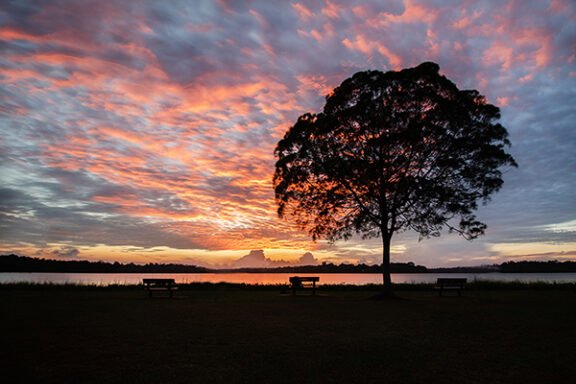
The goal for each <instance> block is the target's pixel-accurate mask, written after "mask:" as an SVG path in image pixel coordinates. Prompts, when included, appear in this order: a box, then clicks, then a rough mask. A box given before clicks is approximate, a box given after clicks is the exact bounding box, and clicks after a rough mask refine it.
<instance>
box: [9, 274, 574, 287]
mask: <svg viewBox="0 0 576 384" xmlns="http://www.w3.org/2000/svg"><path fill="white" fill-rule="evenodd" d="M294 275H296V274H294V273H147V274H136V273H0V283H16V282H27V283H52V284H70V283H71V284H86V285H111V284H120V285H130V284H140V283H142V279H143V278H172V279H175V280H176V282H177V283H179V284H186V283H197V282H206V283H220V282H225V283H245V284H263V285H267V284H287V283H288V278H289V277H290V276H294ZM297 275H298V276H320V285H322V284H351V285H365V284H381V283H382V275H380V274H372V273H320V274H318V273H314V274H306V273H299V274H297ZM439 277H465V278H467V279H468V281H474V280H493V281H520V282H536V281H541V282H548V283H552V282H558V283H566V282H576V273H479V274H475V273H457V274H446V273H397V274H392V281H393V282H394V283H434V282H435V281H436V279H437V278H439Z"/></svg>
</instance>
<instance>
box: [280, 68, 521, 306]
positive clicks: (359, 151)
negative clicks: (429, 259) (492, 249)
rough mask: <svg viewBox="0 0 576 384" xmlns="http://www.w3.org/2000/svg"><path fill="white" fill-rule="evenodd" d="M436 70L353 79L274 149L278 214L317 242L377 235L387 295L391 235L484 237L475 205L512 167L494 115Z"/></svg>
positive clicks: (493, 110) (503, 133) (361, 75)
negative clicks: (442, 233) (447, 232)
mask: <svg viewBox="0 0 576 384" xmlns="http://www.w3.org/2000/svg"><path fill="white" fill-rule="evenodd" d="M439 69H440V68H439V66H438V65H437V64H435V63H430V62H426V63H422V64H420V65H419V66H417V67H415V68H409V69H404V70H402V71H398V72H396V71H389V72H386V73H383V72H380V71H365V72H358V73H356V74H355V75H354V76H352V77H351V78H349V79H347V80H345V81H344V82H343V83H342V84H341V85H340V86H339V87H337V88H336V89H334V91H333V93H331V94H330V95H328V96H327V97H326V104H325V106H324V110H323V112H320V113H316V114H312V113H306V114H304V115H302V116H300V117H299V118H298V120H297V121H296V123H295V124H294V125H293V126H292V127H291V128H290V129H289V130H288V132H287V133H286V134H285V136H284V138H283V139H282V140H280V141H279V142H278V145H277V147H276V149H275V152H274V153H275V156H276V158H277V162H276V169H275V173H274V179H273V180H274V188H275V196H276V201H277V204H278V214H279V216H280V217H283V218H287V217H290V218H292V219H294V220H295V222H296V224H297V225H298V226H299V227H300V228H301V229H304V230H307V231H308V232H309V234H310V235H311V236H312V238H313V239H314V240H316V239H318V238H327V239H329V240H330V241H335V240H338V239H348V238H350V237H351V236H352V235H353V234H355V233H357V234H361V235H362V236H363V238H372V237H381V238H382V243H383V252H382V257H383V258H382V273H383V282H384V294H390V295H391V294H392V281H391V277H390V245H391V240H392V235H393V234H394V233H397V232H401V231H404V230H414V231H416V232H417V233H419V234H420V237H421V238H426V237H430V236H439V235H440V231H441V230H442V229H443V228H448V229H449V230H450V231H451V232H452V231H455V232H458V233H459V234H460V235H462V236H463V237H465V238H466V239H473V238H476V237H478V236H479V235H482V234H483V233H484V230H485V229H486V225H485V224H484V223H482V222H480V221H478V220H477V219H476V216H475V215H474V211H475V210H476V209H477V208H478V202H483V203H486V202H487V201H488V200H489V199H490V195H491V194H492V193H493V192H495V191H497V190H499V189H500V188H501V186H502V184H503V180H502V172H501V170H500V168H502V167H504V166H517V164H516V162H515V160H514V159H513V157H512V156H511V155H510V154H508V153H507V152H506V147H508V146H510V142H509V140H508V133H507V131H506V129H505V128H504V127H503V126H502V125H500V124H499V123H498V122H497V121H498V119H499V118H500V111H499V109H498V108H497V107H496V106H494V105H491V104H488V103H487V101H486V98H485V97H484V96H482V95H480V94H479V93H478V91H475V90H459V89H458V88H457V87H456V86H455V85H454V84H453V83H452V82H451V81H450V80H448V79H447V78H446V77H444V76H442V75H440V74H439ZM456 221H457V222H456Z"/></svg>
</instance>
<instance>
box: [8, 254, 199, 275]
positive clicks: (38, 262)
mask: <svg viewBox="0 0 576 384" xmlns="http://www.w3.org/2000/svg"><path fill="white" fill-rule="evenodd" d="M0 272H59V273H202V272H207V269H206V268H202V267H197V266H195V265H181V264H155V263H150V264H145V265H139V264H134V263H129V264H121V263H118V262H115V263H106V262H103V261H96V262H92V261H80V260H50V259H39V258H35V257H26V256H17V255H7V256H0Z"/></svg>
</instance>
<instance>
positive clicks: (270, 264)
mask: <svg viewBox="0 0 576 384" xmlns="http://www.w3.org/2000/svg"><path fill="white" fill-rule="evenodd" d="M316 264H318V260H317V259H316V258H315V257H314V255H313V254H312V253H310V252H306V253H304V254H303V255H302V256H301V257H300V258H299V259H297V260H295V261H286V260H272V259H269V258H267V257H266V256H265V255H264V251H263V250H261V249H259V250H252V251H250V253H248V254H247V255H245V256H242V257H241V258H239V259H237V260H234V261H233V262H232V263H230V264H229V265H228V267H229V268H275V267H286V266H296V265H316Z"/></svg>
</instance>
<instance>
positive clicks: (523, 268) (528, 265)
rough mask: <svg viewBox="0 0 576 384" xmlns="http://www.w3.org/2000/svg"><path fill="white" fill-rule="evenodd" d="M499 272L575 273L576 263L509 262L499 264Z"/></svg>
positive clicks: (552, 261) (553, 261)
mask: <svg viewBox="0 0 576 384" xmlns="http://www.w3.org/2000/svg"><path fill="white" fill-rule="evenodd" d="M500 272H504V273H531V272H540V273H547V272H549V273H556V272H576V261H564V262H561V261H557V260H551V261H509V262H506V263H503V264H500Z"/></svg>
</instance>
